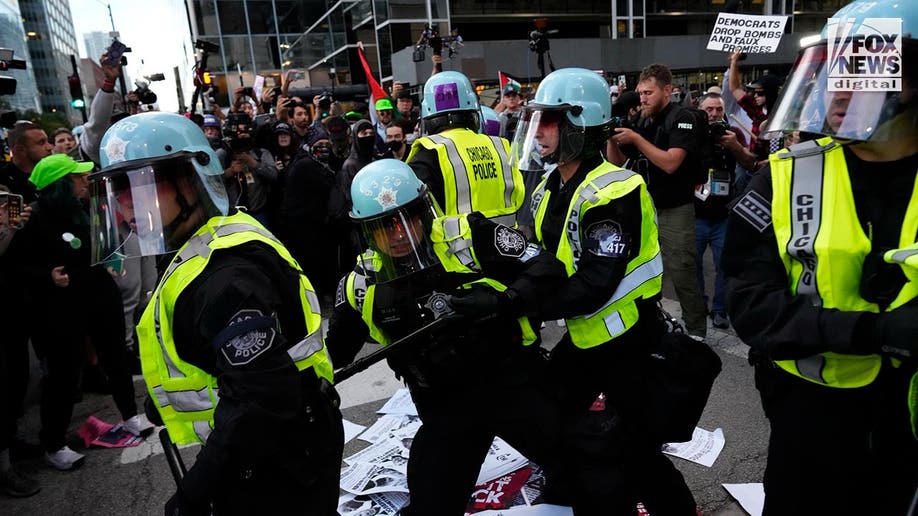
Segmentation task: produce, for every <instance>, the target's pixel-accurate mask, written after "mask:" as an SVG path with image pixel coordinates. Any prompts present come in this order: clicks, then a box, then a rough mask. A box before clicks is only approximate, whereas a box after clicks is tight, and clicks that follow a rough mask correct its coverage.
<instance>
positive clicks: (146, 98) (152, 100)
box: [131, 79, 156, 104]
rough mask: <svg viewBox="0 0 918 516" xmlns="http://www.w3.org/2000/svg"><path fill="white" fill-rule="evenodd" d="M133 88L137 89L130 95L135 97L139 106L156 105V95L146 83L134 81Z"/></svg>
mask: <svg viewBox="0 0 918 516" xmlns="http://www.w3.org/2000/svg"><path fill="white" fill-rule="evenodd" d="M134 86H137V89H135V90H134V91H132V92H131V93H133V94H134V95H136V96H137V100H138V102H140V103H141V104H156V93H153V91H152V90H150V84H149V83H148V82H146V81H142V80H140V79H137V80H136V81H134Z"/></svg>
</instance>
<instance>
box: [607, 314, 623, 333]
mask: <svg viewBox="0 0 918 516" xmlns="http://www.w3.org/2000/svg"><path fill="white" fill-rule="evenodd" d="M602 322H603V323H605V325H606V331H608V332H609V335H610V336H615V335H619V334H620V333H622V332H624V331H625V322H624V321H622V314H620V313H618V310H616V311H614V312H612V313H610V314H609V315H607V316H605V317H603V318H602Z"/></svg>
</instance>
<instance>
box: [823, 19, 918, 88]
mask: <svg viewBox="0 0 918 516" xmlns="http://www.w3.org/2000/svg"><path fill="white" fill-rule="evenodd" d="M826 36H827V39H828V48H827V52H828V56H827V57H828V60H829V63H828V65H829V67H828V70H829V73H828V74H827V79H828V81H829V84H828V90H829V91H902V19H901V18H865V19H864V20H863V22H862V23H860V25H858V21H857V20H856V19H853V18H829V23H828V24H827V25H826Z"/></svg>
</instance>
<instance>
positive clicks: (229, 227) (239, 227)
mask: <svg viewBox="0 0 918 516" xmlns="http://www.w3.org/2000/svg"><path fill="white" fill-rule="evenodd" d="M246 231H251V232H253V233H258V234H259V235H261V236H263V237H265V238H267V239H268V240H272V241H274V242H277V243H280V242H279V241H278V240H277V237H275V236H274V235H273V234H271V232H270V231H268V230H267V229H264V228H260V227H258V226H255V225H253V224H246V223H245V222H234V223H232V224H226V225H225V226H217V227H215V228H214V234H215V235H217V236H218V237H225V236H229V235H235V234H236V233H244V232H246Z"/></svg>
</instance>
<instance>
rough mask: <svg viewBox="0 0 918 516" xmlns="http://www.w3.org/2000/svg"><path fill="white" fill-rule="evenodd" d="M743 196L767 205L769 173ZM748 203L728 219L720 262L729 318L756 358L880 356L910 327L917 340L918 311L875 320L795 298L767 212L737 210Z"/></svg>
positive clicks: (755, 178)
mask: <svg viewBox="0 0 918 516" xmlns="http://www.w3.org/2000/svg"><path fill="white" fill-rule="evenodd" d="M750 192H753V193H750ZM746 195H747V196H748V195H755V196H756V197H755V200H756V201H757V202H759V203H761V202H762V201H763V200H764V202H765V204H768V200H770V199H771V198H772V188H771V172H770V169H769V168H768V167H766V168H764V169H762V170H760V171H759V172H758V173H756V175H755V176H753V178H752V180H751V181H750V183H749V187H748V188H747V190H746ZM743 199H744V197H741V198H739V199H738V200H737V202H736V204H735V205H734V208H733V209H732V210H731V212H730V216H729V219H728V221H727V236H726V241H725V242H724V252H723V257H722V264H723V268H724V275H725V277H726V279H727V311H728V313H729V315H730V320H731V322H732V323H733V327H734V328H735V329H736V332H737V334H738V335H739V337H740V338H741V339H742V340H743V342H745V343H747V344H748V345H749V346H750V347H752V351H753V353H754V354H757V355H758V356H759V357H762V358H769V359H774V360H791V359H798V358H804V357H807V356H811V355H813V354H816V353H821V352H825V351H835V352H838V353H847V354H870V353H876V352H879V351H880V346H882V345H883V344H882V342H881V341H882V340H886V339H895V336H896V335H898V334H899V332H902V333H901V335H903V336H904V335H907V334H908V333H907V328H906V325H907V324H911V325H912V327H911V335H913V336H914V335H916V333H915V331H916V330H915V329H916V327H918V326H916V325H918V322H916V321H918V309H916V308H915V307H912V308H908V307H907V306H902V307H900V308H899V309H898V310H896V311H897V312H898V311H900V310H901V311H902V312H901V313H899V314H895V315H893V313H890V314H884V315H883V316H882V318H881V319H878V316H877V315H876V314H872V313H870V312H844V311H840V310H835V309H827V308H822V307H818V306H814V305H813V303H812V302H811V301H810V300H809V299H808V298H807V297H805V296H791V293H790V290H789V289H788V285H787V284H788V280H787V272H786V271H785V269H784V265H783V263H782V262H781V258H780V257H779V256H778V250H777V246H776V245H775V241H776V237H775V233H774V227H773V225H772V223H771V216H770V213H769V214H766V215H756V214H751V215H750V212H749V211H748V210H744V209H742V208H741V207H738V206H740V205H741V204H742V202H743ZM769 207H770V204H769ZM907 308H908V309H907ZM909 312H910V314H911V315H909ZM909 319H910V321H909ZM881 321H882V322H881ZM907 321H908V322H907ZM912 341H913V342H914V338H913V339H912ZM750 358H751V359H753V358H755V357H753V356H751V357H750Z"/></svg>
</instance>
